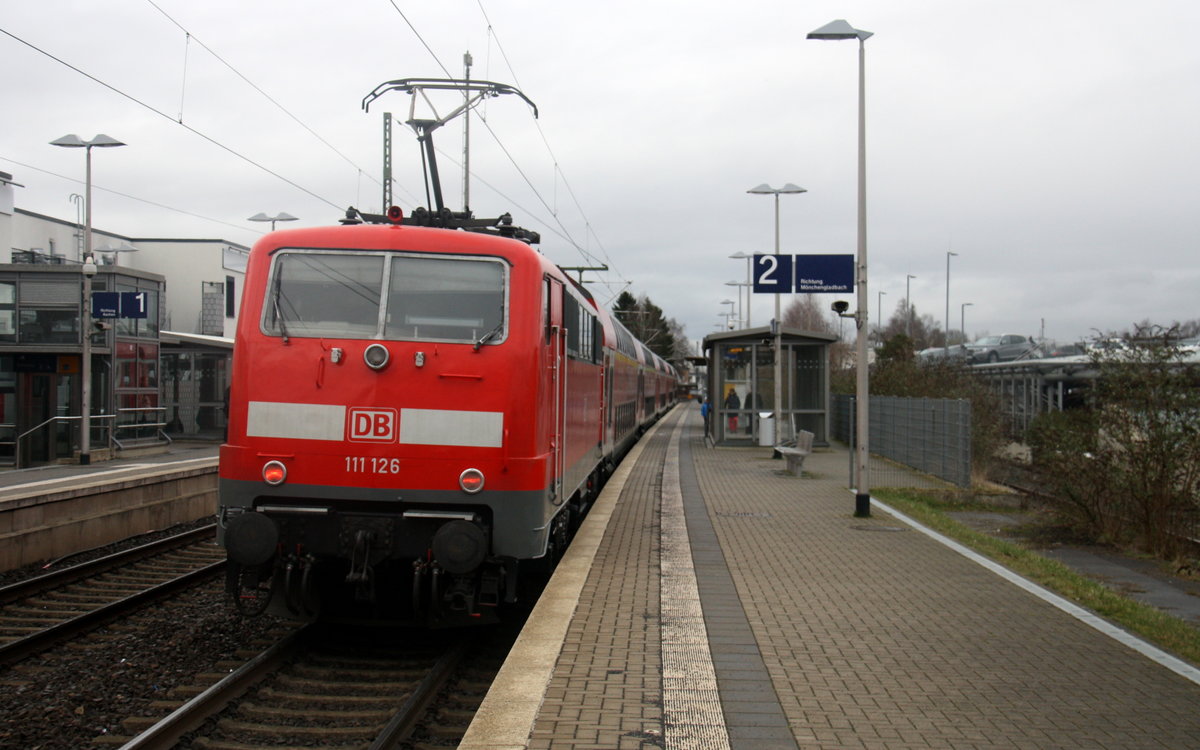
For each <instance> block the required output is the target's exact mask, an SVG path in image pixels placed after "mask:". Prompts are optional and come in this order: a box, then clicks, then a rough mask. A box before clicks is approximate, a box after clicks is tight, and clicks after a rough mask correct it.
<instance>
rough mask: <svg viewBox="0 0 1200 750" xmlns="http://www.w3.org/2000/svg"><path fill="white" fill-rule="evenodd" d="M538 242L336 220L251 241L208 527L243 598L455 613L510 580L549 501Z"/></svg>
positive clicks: (473, 611) (481, 610) (388, 614)
mask: <svg viewBox="0 0 1200 750" xmlns="http://www.w3.org/2000/svg"><path fill="white" fill-rule="evenodd" d="M541 278H542V270H541V260H540V258H539V257H538V256H537V255H536V253H534V252H533V251H532V250H531V249H530V248H528V247H527V246H526V245H524V244H522V243H520V242H517V241H515V240H511V239H505V238H499V237H495V236H487V235H478V234H472V233H469V232H462V231H454V230H447V229H430V228H418V227H405V226H399V225H396V226H344V227H333V228H326V229H310V230H304V229H300V230H290V231H285V232H275V233H272V234H269V235H267V236H266V237H265V238H264V239H263V240H262V241H260V242H259V243H258V244H257V245H256V246H255V247H254V249H253V251H252V252H251V258H250V264H249V267H248V269H247V275H246V288H245V293H244V297H243V305H242V310H241V316H240V318H239V322H238V335H237V339H236V342H235V349H234V360H233V387H232V389H231V394H230V415H229V416H230V419H229V436H228V440H227V444H226V445H223V446H222V448H221V462H220V510H219V522H220V523H219V532H218V539H219V542H220V543H221V544H222V545H224V547H225V548H226V551H227V555H228V558H229V573H228V581H227V586H228V589H229V591H230V593H231V594H232V595H233V597H234V601H235V602H236V603H237V604H238V606H239V608H241V609H242V610H243V611H245V612H255V611H263V610H265V609H267V608H268V606H270V608H271V609H272V611H275V612H280V613H284V614H287V615H290V616H293V617H304V618H307V617H312V616H315V615H316V614H317V613H323V614H326V615H332V616H341V615H346V616H350V617H355V618H362V617H367V618H381V619H387V620H408V619H413V618H414V617H415V618H421V619H428V620H430V621H433V622H434V623H442V624H452V623H454V622H457V621H461V620H462V619H463V618H479V617H480V616H483V615H486V614H487V613H489V612H492V611H494V607H495V605H497V604H499V603H500V602H501V601H512V600H513V599H514V598H515V595H516V582H517V574H516V572H517V571H516V569H517V563H518V561H520V560H529V559H532V558H537V557H540V556H542V555H543V554H544V552H545V549H546V543H547V527H548V525H549V521H550V518H551V517H552V516H553V514H554V510H555V508H554V504H553V502H552V500H553V499H552V498H549V497H548V494H547V493H548V490H547V487H548V485H549V483H548V477H547V475H548V471H549V469H548V467H549V465H550V463H551V462H550V461H549V460H548V456H547V451H546V449H545V448H544V447H539V446H544V444H545V442H546V433H547V426H546V425H545V424H544V423H543V422H544V420H543V419H541V418H540V417H539V415H538V409H537V406H536V405H537V404H538V403H540V398H539V397H540V396H542V395H544V394H541V393H539V390H540V389H542V388H543V386H542V385H541V384H542V381H543V380H544V377H545V375H546V368H545V367H544V366H543V360H542V351H541V344H542V335H541V331H542V308H543V304H542V301H541V289H542V283H541Z"/></svg>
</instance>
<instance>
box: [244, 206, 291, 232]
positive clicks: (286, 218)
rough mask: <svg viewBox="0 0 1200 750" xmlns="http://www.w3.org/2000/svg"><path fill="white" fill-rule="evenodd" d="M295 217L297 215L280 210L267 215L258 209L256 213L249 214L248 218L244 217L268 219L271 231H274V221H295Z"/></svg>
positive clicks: (260, 219)
mask: <svg viewBox="0 0 1200 750" xmlns="http://www.w3.org/2000/svg"><path fill="white" fill-rule="evenodd" d="M296 218H297V217H295V216H292V215H291V214H285V213H284V212H282V211H280V212H279V213H277V214H275V215H274V216H267V215H266V214H264V213H263V212H261V211H259V212H258V213H256V214H254V215H253V216H251V217H250V218H249V219H246V221H269V222H271V231H272V232H274V231H275V222H277V221H295V220H296Z"/></svg>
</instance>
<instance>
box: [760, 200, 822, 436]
mask: <svg viewBox="0 0 1200 750" xmlns="http://www.w3.org/2000/svg"><path fill="white" fill-rule="evenodd" d="M746 192H747V193H750V194H751V195H773V196H775V255H779V196H780V195H781V194H784V193H786V194H788V195H792V194H795V193H807V192H808V190H806V189H804V188H802V187H799V186H798V185H793V184H792V183H790V182H788V183H784V186H783V187H781V188H773V187H771V186H770V185H768V184H767V183H765V182H764V183H763V184H761V185H759V186H757V187H752V188H750V189H749V190H747V191H746ZM771 327H772V328H773V329H775V440H774V444H775V445H779V433H780V429H781V427H782V425H781V422H780V416H781V412H780V409H781V408H782V406H783V331H782V328H783V323H782V322H781V321H780V319H779V293H778V292H776V293H775V319H774V322H772V324H771ZM757 392H758V391H757V389H756V390H755V393H757Z"/></svg>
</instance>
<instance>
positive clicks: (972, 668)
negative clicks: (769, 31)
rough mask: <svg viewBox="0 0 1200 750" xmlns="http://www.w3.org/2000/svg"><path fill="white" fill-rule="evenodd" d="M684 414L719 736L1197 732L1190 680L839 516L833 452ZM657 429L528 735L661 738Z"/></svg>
mask: <svg viewBox="0 0 1200 750" xmlns="http://www.w3.org/2000/svg"><path fill="white" fill-rule="evenodd" d="M683 416H684V418H686V419H687V422H686V426H685V428H684V430H685V432H684V436H683V441H684V443H685V445H684V449H683V450H682V451H681V460H680V463H681V467H680V483H681V485H682V486H683V488H684V502H685V507H686V506H687V503H689V502H692V503H696V502H698V503H700V507H701V508H702V510H701V512H702V513H703V514H704V515H705V517H706V518H705V519H700V520H701V521H707V524H708V526H707V529H703V528H701V529H699V532H700V533H697V519H696V518H695V517H694V516H689V517H688V533H689V536H690V537H691V538H692V542H693V557H694V560H695V561H696V569H695V570H696V576H697V584H698V586H699V588H700V602H701V604H702V607H703V610H702V614H703V618H704V621H705V624H706V626H707V627H708V629H709V636H708V639H707V640H708V642H709V647H710V649H711V651H712V653H713V666H714V669H715V671H716V677H717V686H716V689H717V691H718V694H719V695H720V698H721V700H722V702H723V709H724V713H725V714H726V718H727V721H728V720H729V718H730V717H733V719H734V723H733V724H732V725H731V726H730V729H729V733H730V735H731V737H733V738H734V739H733V742H732V743H731V746H732V747H733V748H735V750H742V749H743V748H746V749H748V750H757V748H759V747H763V748H768V747H770V748H775V747H778V746H779V744H778V743H777V742H776V741H777V740H778V739H779V736H780V735H779V733H780V732H782V733H783V734H785V735H787V740H788V741H789V742H791V743H794V745H795V746H798V747H801V748H824V747H828V748H886V749H888V750H905V749H907V748H913V749H914V750H916V749H918V748H919V749H920V750H930V749H932V748H955V750H960V749H963V748H1013V747H1038V748H1080V747H1086V748H1193V747H1200V687H1198V686H1197V685H1195V684H1193V683H1192V682H1190V681H1188V680H1186V679H1184V678H1182V677H1180V676H1179V675H1176V674H1175V673H1173V672H1171V671H1169V670H1167V669H1165V668H1163V667H1161V666H1160V665H1158V664H1155V663H1154V662H1152V661H1150V660H1149V659H1147V658H1145V657H1143V656H1141V655H1139V654H1137V653H1135V652H1134V651H1132V650H1130V649H1128V648H1126V647H1125V646H1123V645H1120V644H1119V643H1117V642H1115V641H1113V640H1111V639H1110V638H1108V637H1107V636H1105V635H1103V634H1101V633H1099V632H1098V631H1096V630H1094V629H1092V628H1090V627H1088V626H1086V625H1085V624H1083V623H1081V622H1079V621H1078V620H1076V619H1074V618H1072V617H1070V616H1069V615H1067V614H1065V613H1063V612H1062V611H1060V610H1058V609H1056V608H1054V607H1052V606H1050V605H1049V604H1047V603H1046V602H1043V601H1041V600H1040V599H1037V598H1035V597H1034V596H1032V595H1030V594H1029V593H1027V592H1025V591H1023V590H1021V589H1019V588H1018V587H1016V586H1013V585H1012V584H1010V583H1007V582H1005V581H1004V580H1003V579H1001V578H999V577H997V576H996V575H994V574H993V573H991V572H989V571H987V570H985V569H984V568H982V567H980V566H978V565H976V564H975V563H973V562H971V561H969V560H968V559H967V558H965V557H963V556H961V555H959V554H958V553H956V552H954V551H953V550H951V549H948V548H946V547H944V546H942V545H940V544H939V543H937V542H936V541H934V540H932V539H930V538H928V537H926V536H925V535H923V534H920V533H918V532H917V531H915V530H912V529H908V528H907V527H906V526H905V525H904V524H903V523H902V522H900V521H898V520H896V519H894V518H891V517H889V516H887V515H886V514H885V513H883V512H882V511H880V510H878V509H876V510H875V512H874V515H873V517H872V518H868V519H861V518H855V517H853V511H854V495H853V494H852V493H851V492H849V491H848V490H847V489H846V487H847V482H846V474H847V467H848V463H849V462H848V457H847V455H846V453H845V451H842V450H819V451H818V452H816V453H814V454H813V455H811V456H809V458H808V459H807V461H806V463H805V476H804V477H803V478H797V477H791V476H787V475H784V474H781V473H780V472H779V471H778V464H779V462H778V461H772V460H771V459H770V449H765V448H715V449H714V448H707V447H705V446H704V444H703V443H702V442H701V440H700V433H699V421H700V420H699V416H698V415H697V414H696V413H695V409H694V408H693V409H691V410H689V411H687V412H686V413H685V414H684V415H683ZM665 427H669V425H664V428H661V429H659V431H658V432H657V433H656V434H655V436H654V437H653V438H652V439H651V441H650V442H649V443H648V444H647V446H646V447H645V449H644V450H643V452H642V454H641V457H640V460H639V461H638V462H637V465H636V466H635V467H634V468H633V470H632V472H631V474H630V477H629V481H628V482H627V484H626V485H625V488H624V491H623V493H622V494H621V496H620V499H619V500H618V502H617V505H616V507H615V509H614V511H613V516H612V518H611V520H610V522H609V526H608V532H607V535H606V537H605V539H604V540H603V542H602V543H601V546H600V548H599V549H598V551H597V557H596V561H595V564H594V565H593V567H592V569H591V570H590V571H589V574H588V580H587V583H586V585H585V586H584V590H583V594H582V596H581V599H580V601H579V605H578V608H577V610H576V612H575V614H574V617H573V619H572V622H571V624H570V627H569V628H568V633H567V636H566V642H565V644H564V647H563V649H562V651H561V653H560V654H559V659H558V663H557V665H556V667H555V672H554V676H553V677H552V679H551V683H550V685H549V687H548V689H547V692H546V694H545V698H544V700H543V703H542V708H541V710H540V712H539V714H538V718H537V721H536V723H535V725H534V728H533V731H532V734H531V738H530V742H529V745H528V746H529V747H530V748H554V749H557V748H572V749H574V750H584V749H585V748H610V749H611V748H638V749H639V750H641V749H642V748H662V747H670V745H669V744H665V742H666V741H665V740H664V733H663V725H664V712H663V689H664V677H663V674H662V658H661V654H662V643H663V639H664V637H667V638H668V639H669V638H671V637H672V635H671V634H672V633H673V632H675V630H674V625H673V624H672V626H671V627H669V628H665V627H664V626H663V625H662V624H661V623H660V622H659V617H658V613H659V609H660V602H659V596H660V592H659V575H660V558H659V542H658V539H659V530H660V526H659V521H660V516H659V502H660V493H661V485H662V464H663V461H664V457H665V456H666V454H667V444H668V443H667V441H668V440H669V439H670V435H671V432H670V430H669V429H665ZM689 474H690V476H691V480H690V482H689ZM699 525H700V526H703V523H700V524H699ZM664 634H665V635H664ZM668 642H670V641H669V640H668ZM755 660H757V662H756V661H755ZM755 663H757V664H758V665H760V666H759V667H757V668H756V667H755ZM673 679H674V678H667V680H666V682H667V683H669V684H675V683H673V682H672V681H673ZM684 679H685V682H683V683H680V684H685V685H686V678H684ZM697 731H700V729H699V728H698V729H697ZM772 742H776V744H771V743H772ZM697 746H699V745H697Z"/></svg>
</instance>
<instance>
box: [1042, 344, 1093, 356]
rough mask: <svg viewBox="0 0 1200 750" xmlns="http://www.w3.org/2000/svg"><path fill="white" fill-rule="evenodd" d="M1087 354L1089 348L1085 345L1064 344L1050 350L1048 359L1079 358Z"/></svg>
mask: <svg viewBox="0 0 1200 750" xmlns="http://www.w3.org/2000/svg"><path fill="white" fill-rule="evenodd" d="M1084 354H1087V348H1086V347H1085V346H1084V345H1083V344H1063V345H1062V346H1056V347H1054V348H1052V349H1051V350H1050V353H1049V354H1047V355H1046V356H1047V357H1078V356H1081V355H1084Z"/></svg>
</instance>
